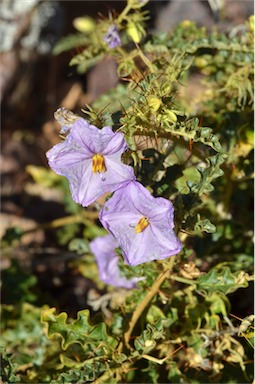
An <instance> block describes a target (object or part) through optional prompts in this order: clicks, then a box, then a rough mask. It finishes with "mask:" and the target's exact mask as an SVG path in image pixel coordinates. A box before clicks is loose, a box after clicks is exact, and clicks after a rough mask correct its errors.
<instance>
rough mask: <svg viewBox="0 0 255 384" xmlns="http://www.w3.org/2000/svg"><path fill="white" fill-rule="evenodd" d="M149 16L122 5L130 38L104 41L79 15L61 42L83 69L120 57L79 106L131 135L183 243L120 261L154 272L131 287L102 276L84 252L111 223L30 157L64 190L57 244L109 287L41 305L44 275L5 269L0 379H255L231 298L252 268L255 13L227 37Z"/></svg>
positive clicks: (246, 331) (41, 177)
mask: <svg viewBox="0 0 255 384" xmlns="http://www.w3.org/2000/svg"><path fill="white" fill-rule="evenodd" d="M148 16H149V15H148V14H147V12H145V11H143V10H142V3H139V2H138V1H135V0H132V1H131V0H130V1H128V3H127V6H126V8H125V9H124V11H123V12H122V13H121V14H120V15H114V22H115V24H116V26H117V27H118V28H119V30H120V34H121V39H122V42H123V45H122V46H121V47H117V48H115V49H110V48H109V47H108V46H107V45H106V43H105V42H104V40H103V36H104V34H105V33H106V31H107V28H108V26H109V25H110V23H111V21H110V20H103V21H102V20H101V21H99V22H98V23H96V22H95V21H94V20H89V19H87V18H82V19H80V20H79V23H78V24H77V22H76V24H75V25H76V26H77V28H78V30H79V33H78V34H77V35H76V34H74V35H72V36H69V37H66V38H64V39H63V40H62V41H60V42H59V44H58V45H57V46H56V47H55V51H54V53H55V54H59V53H61V52H62V51H65V50H69V49H72V48H74V47H76V46H77V47H82V50H81V53H79V54H78V55H76V56H75V57H74V58H73V59H72V61H71V63H70V65H76V66H77V70H78V71H79V72H85V71H87V70H88V69H89V68H90V67H91V66H93V65H95V64H96V63H97V62H99V61H101V60H103V59H104V58H106V57H113V58H114V59H115V60H116V63H117V66H118V67H117V71H118V75H119V78H120V81H119V84H118V85H117V86H116V88H115V89H113V90H111V91H109V92H108V93H107V94H104V95H102V96H101V97H99V98H98V99H97V100H96V101H95V103H94V104H93V105H91V106H87V108H86V109H85V107H84V112H85V114H86V115H84V117H85V118H87V119H89V120H90V122H91V123H93V124H95V125H96V126H98V127H102V126H104V125H107V124H111V125H113V127H114V129H115V130H120V131H122V132H123V133H124V135H125V138H126V140H127V142H128V144H129V148H130V150H129V151H128V152H127V153H126V154H125V156H124V158H123V161H126V162H128V163H129V164H132V165H133V166H134V168H135V172H136V175H137V178H138V180H139V181H140V182H142V183H143V185H145V186H146V187H147V188H148V189H149V190H150V191H151V193H152V194H153V195H154V196H163V197H165V198H167V199H170V200H171V201H172V202H173V204H174V207H175V225H176V227H175V228H176V232H177V233H178V236H179V237H180V239H181V240H182V241H183V244H184V248H183V250H182V252H181V253H180V254H179V255H177V256H176V257H171V258H170V259H166V260H163V261H160V262H159V261H158V262H157V261H155V262H151V263H147V264H143V265H140V266H137V267H134V268H131V267H128V266H126V265H124V264H123V263H122V261H121V262H120V269H121V271H122V273H123V274H124V275H125V276H128V277H132V276H145V277H146V279H145V280H143V281H141V282H139V283H138V289H136V290H131V291H127V290H124V289H116V288H114V287H110V286H104V284H103V283H102V282H100V280H99V278H98V274H97V269H96V265H95V261H94V258H93V255H91V254H90V250H89V241H90V240H92V239H93V238H94V237H96V236H100V235H103V234H104V233H105V232H104V230H103V229H102V228H101V227H100V225H99V224H98V221H97V212H94V213H95V214H93V213H92V214H91V212H90V211H87V210H85V209H82V208H81V207H79V206H77V205H76V204H74V203H73V202H72V201H71V198H70V195H69V192H66V191H68V188H67V183H66V181H63V179H62V178H61V177H59V176H57V175H55V174H53V172H52V171H50V170H46V169H44V168H39V167H32V166H31V167H29V168H28V172H29V173H30V174H31V175H32V176H33V178H34V181H35V183H38V184H40V185H45V183H46V184H47V187H51V188H56V189H58V190H60V191H63V193H64V194H65V209H66V213H67V215H68V216H67V217H66V218H64V219H62V221H59V222H57V223H56V222H53V223H51V225H52V227H56V228H57V233H58V238H59V239H61V241H60V240H59V244H60V245H61V246H64V247H66V248H68V249H69V250H71V251H72V252H77V259H75V260H74V261H72V263H71V264H70V267H71V268H75V269H78V271H79V272H80V273H81V274H82V275H83V276H84V278H89V279H91V280H93V281H94V282H95V284H97V286H98V289H99V291H100V292H102V294H101V296H100V297H99V298H94V299H93V300H90V302H89V306H90V308H91V310H92V314H90V311H89V310H88V309H84V310H82V311H80V312H79V313H78V314H77V318H76V319H72V318H70V317H68V315H67V314H66V313H65V312H62V313H60V314H58V313H57V311H56V309H55V308H53V307H49V306H48V305H44V306H42V307H41V306H40V302H41V292H39V291H38V290H37V289H36V286H37V281H36V277H35V276H31V275H26V274H25V273H24V272H23V271H21V270H20V267H19V266H18V264H15V263H14V262H12V264H11V267H10V268H9V269H8V270H6V271H4V273H3V282H4V289H5V290H7V291H8V290H9V289H10V292H11V293H10V297H9V302H8V304H3V305H2V348H1V349H2V380H3V382H5V383H11V382H13V383H14V382H23V383H24V382H26V383H29V382H31V383H82V382H93V383H107V382H109V383H117V382H127V383H132V382H136V383H137V382H151V383H165V382H168V383H181V382H186V383H205V382H224V383H244V382H245V383H246V382H247V383H249V382H251V380H252V369H253V364H252V349H253V345H252V344H253V332H252V329H253V328H252V323H253V319H254V316H252V314H251V313H244V314H243V317H242V318H239V317H238V316H236V315H235V313H236V311H237V309H236V303H235V300H232V299H231V298H232V297H233V294H234V293H235V292H236V291H237V290H242V296H243V297H244V298H246V297H248V299H247V300H249V295H250V293H249V292H250V290H249V286H250V284H251V281H252V279H253V278H252V271H253V244H252V234H253V233H252V232H253V231H252V229H253V215H252V212H251V205H252V201H253V19H252V18H251V19H250V20H249V21H247V23H246V24H245V25H244V28H243V29H242V32H241V33H239V34H236V35H234V37H233V36H232V37H231V38H230V37H229V36H228V35H226V34H223V33H218V32H217V31H213V32H210V33H208V32H207V31H206V29H205V28H197V27H196V25H195V24H194V23H192V22H190V21H183V22H182V23H181V24H180V25H179V26H178V27H177V28H176V29H175V30H174V31H173V32H172V33H171V35H168V34H166V33H159V34H157V35H155V36H146V32H145V22H146V20H147V19H148ZM95 30H96V31H97V32H96V33H95ZM194 74H196V75H198V74H199V75H200V79H201V83H200V92H201V94H200V97H199V100H197V101H196V104H194V102H193V100H192V98H191V97H190V95H189V87H190V80H191V79H192V77H193V76H194ZM81 231H82V232H81ZM80 233H83V236H82V237H81V236H80ZM22 235H23V233H22V232H20V231H19V229H18V228H13V229H11V230H8V232H7V233H6V235H5V237H4V239H3V241H2V247H3V249H5V248H8V247H13V249H15V244H16V243H17V242H18V241H19V239H20V237H21V236H22ZM13 285H14V286H15V289H13V288H11V287H13Z"/></svg>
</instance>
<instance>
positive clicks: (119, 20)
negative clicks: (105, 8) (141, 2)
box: [117, 4, 131, 24]
mask: <svg viewBox="0 0 255 384" xmlns="http://www.w3.org/2000/svg"><path fill="white" fill-rule="evenodd" d="M130 10H131V6H130V4H127V5H126V7H125V8H124V9H123V11H122V12H121V14H120V15H119V17H118V19H117V20H118V23H120V24H121V22H122V21H123V19H124V18H125V17H126V15H127V14H128V12H129V11H130Z"/></svg>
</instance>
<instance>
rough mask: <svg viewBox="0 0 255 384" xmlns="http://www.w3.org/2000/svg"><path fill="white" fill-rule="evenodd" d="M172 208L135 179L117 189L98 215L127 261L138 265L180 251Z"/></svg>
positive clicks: (169, 203)
mask: <svg viewBox="0 0 255 384" xmlns="http://www.w3.org/2000/svg"><path fill="white" fill-rule="evenodd" d="M173 218H174V208H173V205H172V203H171V202H170V201H169V200H167V199H164V198H162V197H157V198H155V197H153V196H152V195H151V194H150V193H149V191H148V190H147V189H146V188H145V187H143V186H142V185H141V184H140V183H138V182H137V181H131V182H130V183H129V184H127V185H126V186H125V187H123V188H120V189H119V190H118V191H116V192H115V193H114V195H113V197H112V198H111V199H109V200H108V201H107V202H106V204H105V205H104V207H103V209H102V210H101V212H100V214H99V219H100V221H101V222H102V224H103V226H104V227H105V228H106V229H107V230H108V231H109V232H110V233H111V234H112V235H113V236H114V237H115V238H116V239H117V241H118V243H119V245H120V247H121V249H122V251H123V256H124V259H125V261H126V263H127V264H129V265H138V264H142V263H145V262H148V261H152V260H157V259H164V258H166V257H169V256H172V255H175V254H177V253H178V252H180V250H181V248H182V244H181V242H180V240H179V239H178V237H177V236H176V235H175V233H174V231H173V228H174V223H173Z"/></svg>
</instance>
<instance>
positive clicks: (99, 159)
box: [92, 153, 106, 173]
mask: <svg viewBox="0 0 255 384" xmlns="http://www.w3.org/2000/svg"><path fill="white" fill-rule="evenodd" d="M92 172H94V173H103V172H106V166H105V162H104V156H103V155H100V153H96V154H95V155H94V156H93V157H92Z"/></svg>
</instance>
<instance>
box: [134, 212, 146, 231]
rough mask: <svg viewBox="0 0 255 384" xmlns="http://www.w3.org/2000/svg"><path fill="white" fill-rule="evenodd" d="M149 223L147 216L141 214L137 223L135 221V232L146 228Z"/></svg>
mask: <svg viewBox="0 0 255 384" xmlns="http://www.w3.org/2000/svg"><path fill="white" fill-rule="evenodd" d="M149 224H150V222H149V220H148V219H147V217H145V216H143V217H142V218H141V219H140V220H139V221H138V223H137V224H136V226H135V231H136V233H140V232H142V231H144V230H145V228H147V227H148V225H149Z"/></svg>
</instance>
